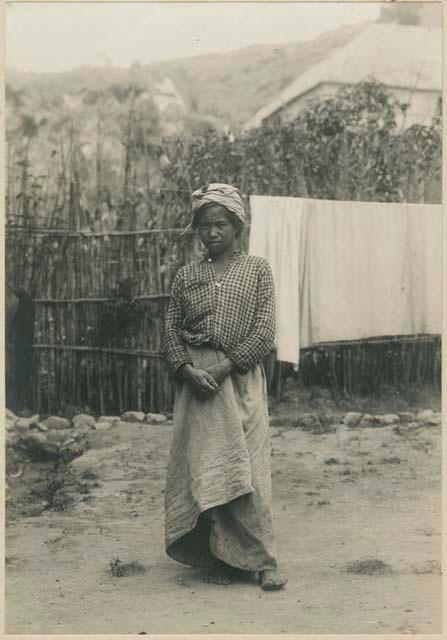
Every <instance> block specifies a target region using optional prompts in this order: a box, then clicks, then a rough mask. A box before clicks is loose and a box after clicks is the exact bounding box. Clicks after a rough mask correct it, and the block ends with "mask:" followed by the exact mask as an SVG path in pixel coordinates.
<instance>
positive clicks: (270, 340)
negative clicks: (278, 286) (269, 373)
mask: <svg viewBox="0 0 447 640" xmlns="http://www.w3.org/2000/svg"><path fill="white" fill-rule="evenodd" d="M275 329H276V318H275V289H274V284H273V275H272V270H271V268H270V265H269V263H268V262H267V261H263V263H262V266H261V269H260V271H259V278H258V287H257V292H256V318H255V323H254V327H253V332H252V334H251V335H250V336H249V337H248V338H246V339H245V340H243V341H242V342H241V343H240V344H238V345H237V346H236V347H235V348H234V349H232V350H231V351H230V352H229V353H228V357H229V358H230V360H232V361H233V362H234V364H235V365H236V367H237V369H238V370H239V371H241V372H242V373H245V372H246V371H248V370H249V369H251V367H253V366H254V365H255V364H258V363H259V362H261V361H262V360H263V359H264V358H265V356H266V355H267V354H268V353H269V352H270V351H271V350H272V348H273V346H274V343H275Z"/></svg>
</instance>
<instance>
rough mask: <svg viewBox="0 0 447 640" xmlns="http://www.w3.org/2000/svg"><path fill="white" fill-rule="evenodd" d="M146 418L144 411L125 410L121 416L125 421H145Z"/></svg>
mask: <svg viewBox="0 0 447 640" xmlns="http://www.w3.org/2000/svg"><path fill="white" fill-rule="evenodd" d="M145 418H146V416H145V414H144V413H143V412H142V411H125V412H124V413H123V415H122V416H121V420H122V421H123V422H144V420H145Z"/></svg>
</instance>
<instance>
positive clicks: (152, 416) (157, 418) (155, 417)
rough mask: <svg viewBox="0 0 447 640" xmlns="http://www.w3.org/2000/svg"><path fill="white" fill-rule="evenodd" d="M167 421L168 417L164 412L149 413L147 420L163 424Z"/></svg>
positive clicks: (150, 422) (151, 422)
mask: <svg viewBox="0 0 447 640" xmlns="http://www.w3.org/2000/svg"><path fill="white" fill-rule="evenodd" d="M166 421H167V417H166V416H165V415H164V413H147V414H146V422H148V423H149V424H162V423H163V422H166Z"/></svg>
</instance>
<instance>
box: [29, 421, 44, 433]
mask: <svg viewBox="0 0 447 640" xmlns="http://www.w3.org/2000/svg"><path fill="white" fill-rule="evenodd" d="M32 428H33V429H37V430H38V431H42V432H43V433H46V432H47V431H48V427H47V425H46V424H44V423H43V422H38V423H37V424H33V426H32Z"/></svg>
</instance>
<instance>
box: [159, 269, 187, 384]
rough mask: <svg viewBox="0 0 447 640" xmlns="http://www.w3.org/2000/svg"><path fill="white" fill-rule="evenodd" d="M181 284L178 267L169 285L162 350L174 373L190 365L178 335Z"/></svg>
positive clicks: (180, 321) (180, 318)
mask: <svg viewBox="0 0 447 640" xmlns="http://www.w3.org/2000/svg"><path fill="white" fill-rule="evenodd" d="M182 285H183V273H182V270H181V269H179V271H177V274H176V276H175V278H174V281H173V283H172V287H171V297H170V299H169V305H168V309H167V311H166V315H165V331H164V340H163V351H164V353H165V356H166V360H167V363H168V366H169V368H170V370H171V371H172V373H173V374H174V375H176V374H178V373H179V370H180V368H181V367H183V366H184V365H186V364H190V365H192V360H191V357H190V355H189V353H188V352H187V350H186V349H185V347H184V345H183V342H182V340H181V339H180V337H179V335H178V334H179V330H180V329H181V327H182V321H183V312H182V301H181V291H182Z"/></svg>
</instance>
